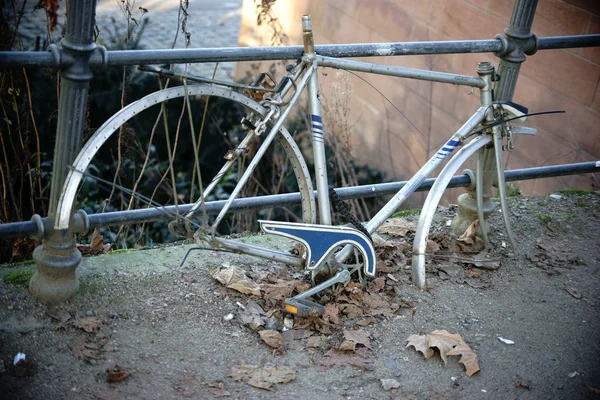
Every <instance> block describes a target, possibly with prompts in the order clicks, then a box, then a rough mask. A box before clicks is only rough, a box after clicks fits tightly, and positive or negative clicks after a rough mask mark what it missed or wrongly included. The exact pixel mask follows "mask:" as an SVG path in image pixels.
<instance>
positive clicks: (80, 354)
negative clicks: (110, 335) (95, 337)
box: [71, 338, 104, 360]
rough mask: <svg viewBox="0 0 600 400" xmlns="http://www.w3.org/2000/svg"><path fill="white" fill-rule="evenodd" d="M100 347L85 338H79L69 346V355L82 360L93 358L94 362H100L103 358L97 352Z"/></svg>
mask: <svg viewBox="0 0 600 400" xmlns="http://www.w3.org/2000/svg"><path fill="white" fill-rule="evenodd" d="M101 347H102V346H101V345H98V344H95V343H90V342H88V340H87V339H86V338H81V339H78V340H76V341H74V342H73V344H71V353H72V354H73V355H74V356H75V357H77V358H79V359H82V360H87V359H91V358H93V359H94V360H102V359H104V357H103V356H102V354H100V352H99V351H98V350H99V349H100V348H101Z"/></svg>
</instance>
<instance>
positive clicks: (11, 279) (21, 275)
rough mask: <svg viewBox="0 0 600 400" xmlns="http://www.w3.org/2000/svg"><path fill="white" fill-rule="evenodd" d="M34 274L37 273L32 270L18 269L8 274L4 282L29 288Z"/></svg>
mask: <svg viewBox="0 0 600 400" xmlns="http://www.w3.org/2000/svg"><path fill="white" fill-rule="evenodd" d="M34 272H35V271H33V270H31V269H17V270H15V271H11V272H10V273H8V274H7V275H6V276H5V277H4V279H3V281H4V282H5V283H10V284H12V285H20V286H25V287H27V286H28V285H29V280H30V279H31V277H32V276H33V273H34Z"/></svg>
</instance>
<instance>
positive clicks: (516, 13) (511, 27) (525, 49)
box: [452, 0, 538, 232]
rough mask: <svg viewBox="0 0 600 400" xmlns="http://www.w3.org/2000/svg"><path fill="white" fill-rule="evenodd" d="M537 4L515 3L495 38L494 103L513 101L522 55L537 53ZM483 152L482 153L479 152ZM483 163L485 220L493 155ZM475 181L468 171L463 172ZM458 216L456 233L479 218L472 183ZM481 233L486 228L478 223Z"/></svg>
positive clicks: (492, 205) (490, 207) (489, 209)
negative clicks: (534, 31)
mask: <svg viewBox="0 0 600 400" xmlns="http://www.w3.org/2000/svg"><path fill="white" fill-rule="evenodd" d="M537 2H538V0H515V3H514V6H513V11H512V15H511V17H510V22H509V23H508V27H507V28H506V29H505V30H504V33H505V35H498V36H496V38H497V39H500V40H501V41H502V43H503V46H502V47H503V51H502V52H501V53H496V56H498V57H499V58H500V63H499V65H498V71H497V72H498V76H499V77H500V81H498V82H496V85H495V87H494V100H512V97H513V94H514V92H515V86H516V85H517V78H518V77H519V70H520V69H521V63H523V61H525V54H527V55H532V54H535V52H536V50H537V36H535V35H534V34H532V33H531V25H532V23H533V17H534V15H535V9H536V7H537ZM481 151H484V149H481ZM481 162H482V163H483V193H484V197H483V198H484V203H483V209H484V210H483V215H484V217H485V219H487V217H488V216H489V215H490V214H491V213H492V211H493V210H494V208H495V206H496V204H495V203H494V202H492V201H491V200H490V197H491V194H492V185H493V184H495V183H496V178H495V176H496V175H497V174H496V158H495V157H494V153H493V152H492V151H484V153H483V157H482V158H481ZM465 172H467V173H468V174H469V175H470V176H471V177H474V175H473V173H472V172H471V171H465ZM457 203H458V210H459V212H458V216H457V217H456V218H455V220H454V221H452V226H453V228H454V229H455V230H456V231H458V232H464V231H465V229H466V228H467V227H468V226H469V225H470V224H471V223H472V222H473V221H474V220H475V219H477V218H478V214H477V201H476V197H475V185H474V182H472V183H471V186H470V187H469V188H468V189H467V193H463V194H462V195H460V196H459V197H458V200H457ZM480 226H481V227H482V229H485V226H486V225H485V224H482V223H480Z"/></svg>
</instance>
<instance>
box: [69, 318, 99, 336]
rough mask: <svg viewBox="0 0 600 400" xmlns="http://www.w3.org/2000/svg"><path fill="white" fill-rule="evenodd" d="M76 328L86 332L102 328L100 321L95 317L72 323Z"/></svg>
mask: <svg viewBox="0 0 600 400" xmlns="http://www.w3.org/2000/svg"><path fill="white" fill-rule="evenodd" d="M73 325H74V326H75V327H76V328H79V329H83V330H84V331H86V332H89V333H91V332H94V331H96V330H98V329H100V327H101V326H102V321H100V320H99V319H98V318H96V317H83V318H80V319H77V320H75V321H73Z"/></svg>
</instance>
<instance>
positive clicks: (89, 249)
mask: <svg viewBox="0 0 600 400" xmlns="http://www.w3.org/2000/svg"><path fill="white" fill-rule="evenodd" d="M110 248H111V245H110V244H104V237H102V235H101V234H100V230H98V228H96V229H94V233H93V234H92V241H91V242H90V244H82V245H77V249H79V251H80V252H81V254H83V255H98V254H105V253H108V252H109V251H110Z"/></svg>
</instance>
